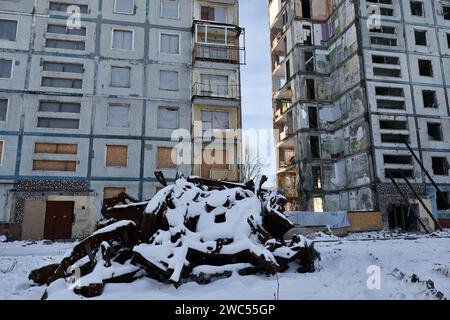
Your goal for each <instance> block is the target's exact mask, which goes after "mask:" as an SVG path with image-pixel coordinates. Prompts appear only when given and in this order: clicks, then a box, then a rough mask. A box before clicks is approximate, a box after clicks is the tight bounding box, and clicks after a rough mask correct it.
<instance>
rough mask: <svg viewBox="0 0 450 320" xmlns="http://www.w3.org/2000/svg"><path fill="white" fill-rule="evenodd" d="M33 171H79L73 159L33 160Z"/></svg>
mask: <svg viewBox="0 0 450 320" xmlns="http://www.w3.org/2000/svg"><path fill="white" fill-rule="evenodd" d="M33 171H68V172H75V171H77V162H76V161H73V160H33Z"/></svg>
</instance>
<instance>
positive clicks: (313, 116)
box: [308, 107, 319, 129]
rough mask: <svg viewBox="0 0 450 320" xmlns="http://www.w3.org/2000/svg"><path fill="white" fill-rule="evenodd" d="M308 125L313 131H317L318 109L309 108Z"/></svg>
mask: <svg viewBox="0 0 450 320" xmlns="http://www.w3.org/2000/svg"><path fill="white" fill-rule="evenodd" d="M308 123H309V128H311V129H317V128H318V127H319V121H318V117H317V108H316V107H308Z"/></svg>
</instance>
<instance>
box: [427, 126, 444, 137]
mask: <svg viewBox="0 0 450 320" xmlns="http://www.w3.org/2000/svg"><path fill="white" fill-rule="evenodd" d="M427 129H428V139H429V140H430V141H443V140H444V137H443V136H442V125H441V124H440V123H435V122H428V123H427Z"/></svg>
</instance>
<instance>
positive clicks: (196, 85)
mask: <svg viewBox="0 0 450 320" xmlns="http://www.w3.org/2000/svg"><path fill="white" fill-rule="evenodd" d="M78 14H79V16H78ZM78 17H79V19H78ZM238 25H239V15H238V1H237V0H210V1H206V0H205V1H202V0H77V1H75V0H39V1H32V0H14V1H13V0H4V1H0V155H1V157H0V159H1V162H0V207H1V210H0V234H2V233H4V234H9V235H10V237H11V238H14V237H15V238H23V239H42V238H47V239H48V238H49V239H67V238H81V237H83V236H85V235H87V234H90V233H91V232H92V230H93V229H94V227H95V223H96V220H97V219H98V218H99V215H100V209H101V205H102V201H103V199H104V198H110V197H112V196H115V195H117V194H118V193H120V192H122V191H125V192H127V193H128V194H130V195H132V196H134V197H136V198H137V199H149V198H151V197H152V196H153V195H154V194H155V192H157V190H158V189H159V188H160V184H159V182H157V180H156V179H155V177H154V171H157V170H158V171H159V170H160V171H163V172H164V174H165V176H166V178H167V180H168V181H169V182H171V181H173V179H174V178H175V176H176V173H177V172H178V171H179V172H182V173H183V174H185V175H190V174H196V175H201V176H204V177H211V178H222V179H228V180H238V179H239V173H238V166H237V165H234V163H237V160H236V159H237V158H238V157H240V153H239V152H240V137H237V138H236V139H226V138H224V139H222V140H220V139H217V140H215V143H216V144H217V145H220V146H223V145H228V146H231V147H229V148H222V149H223V150H234V152H231V151H230V152H229V153H230V155H228V154H224V157H227V158H226V160H227V162H226V164H222V163H215V162H212V163H211V162H210V161H204V160H205V159H204V158H203V157H200V161H197V162H195V161H178V160H177V161H173V160H172V157H171V155H172V153H173V150H174V148H175V146H177V145H178V144H179V143H180V140H181V139H182V134H180V136H179V137H176V139H173V137H172V134H173V132H174V131H176V130H179V129H184V131H185V132H188V133H195V134H194V135H190V136H189V137H188V139H189V141H191V142H196V143H197V144H199V146H200V148H201V150H203V149H205V148H206V145H207V143H206V142H205V141H201V140H200V138H201V136H202V135H203V136H206V137H209V140H208V141H210V140H211V136H213V135H218V136H220V133H224V132H228V131H233V129H238V128H240V127H241V111H240V65H241V64H242V63H244V62H245V60H244V57H245V56H244V46H243V39H244V30H243V29H241V28H240V27H239V26H238ZM206 129H210V130H206ZM211 132H213V133H211ZM184 135H186V134H184ZM192 150H194V148H192ZM219 150H220V149H219ZM190 152H191V153H190V154H189V155H188V159H189V158H190V159H191V160H193V159H194V151H190ZM220 152H221V151H218V152H215V151H214V152H213V154H212V156H214V153H220ZM224 153H226V152H224ZM178 156H180V155H178ZM184 157H185V158H186V154H184Z"/></svg>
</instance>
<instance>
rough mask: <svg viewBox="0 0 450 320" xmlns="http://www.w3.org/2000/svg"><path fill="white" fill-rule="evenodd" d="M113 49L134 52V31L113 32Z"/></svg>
mask: <svg viewBox="0 0 450 320" xmlns="http://www.w3.org/2000/svg"><path fill="white" fill-rule="evenodd" d="M112 48H113V49H120V50H133V31H131V30H113V42H112Z"/></svg>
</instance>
